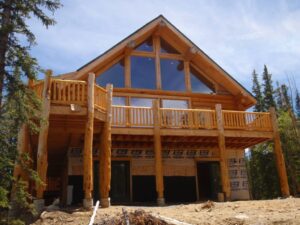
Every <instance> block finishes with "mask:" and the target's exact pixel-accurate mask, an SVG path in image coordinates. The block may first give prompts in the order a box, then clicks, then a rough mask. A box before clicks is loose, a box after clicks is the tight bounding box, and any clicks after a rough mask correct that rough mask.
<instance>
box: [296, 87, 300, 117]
mask: <svg viewBox="0 0 300 225" xmlns="http://www.w3.org/2000/svg"><path fill="white" fill-rule="evenodd" d="M296 115H297V118H298V120H299V119H300V95H299V91H298V89H296Z"/></svg>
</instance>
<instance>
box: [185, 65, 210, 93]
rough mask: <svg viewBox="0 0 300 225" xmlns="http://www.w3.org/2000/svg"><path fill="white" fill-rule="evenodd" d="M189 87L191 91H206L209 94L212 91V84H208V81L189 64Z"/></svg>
mask: <svg viewBox="0 0 300 225" xmlns="http://www.w3.org/2000/svg"><path fill="white" fill-rule="evenodd" d="M190 68H191V73H190V77H191V89H192V92H198V93H206V94H210V93H213V92H214V91H213V87H212V86H213V85H212V84H209V82H208V81H207V80H206V79H205V78H204V77H203V76H201V74H200V73H199V72H198V71H197V70H196V69H195V68H194V67H193V66H191V67H190Z"/></svg>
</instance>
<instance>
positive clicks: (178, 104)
mask: <svg viewBox="0 0 300 225" xmlns="http://www.w3.org/2000/svg"><path fill="white" fill-rule="evenodd" d="M162 107H163V108H174V109H188V108H189V107H188V101H187V100H169V99H163V100H162Z"/></svg>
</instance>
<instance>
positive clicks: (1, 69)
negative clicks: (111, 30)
mask: <svg viewBox="0 0 300 225" xmlns="http://www.w3.org/2000/svg"><path fill="white" fill-rule="evenodd" d="M59 7H60V3H59V0H1V1H0V177H1V178H0V213H1V215H0V224H7V223H9V224H12V223H16V222H18V224H20V223H21V221H14V220H13V219H14V218H9V217H8V214H7V209H8V208H12V207H13V206H16V207H17V208H18V209H21V210H23V211H22V212H20V213H19V215H17V218H20V217H21V216H23V215H24V214H23V213H25V214H26V212H28V211H31V206H30V205H29V204H28V202H27V201H28V198H29V197H30V195H29V194H28V193H27V192H26V189H25V186H24V182H23V181H22V180H15V179H14V177H13V169H14V167H15V165H16V164H17V163H18V164H19V165H21V166H22V168H24V169H26V171H28V172H29V175H31V177H32V178H33V177H36V174H35V173H33V171H32V170H31V169H30V168H29V167H28V166H27V165H28V164H29V163H30V158H29V157H28V155H18V152H17V134H18V131H19V129H20V127H21V126H22V125H23V124H26V125H27V126H28V127H29V128H30V129H31V131H34V130H35V131H36V129H37V128H38V125H39V123H36V122H38V121H39V116H38V115H39V105H40V102H39V100H38V99H37V97H36V95H35V94H34V93H33V91H31V90H30V89H29V88H28V87H27V85H25V84H24V82H23V81H24V80H26V79H35V78H36V76H37V73H38V72H39V71H40V68H39V66H38V64H37V61H36V59H35V58H33V57H31V55H30V49H31V47H32V46H33V45H34V44H35V36H34V34H33V33H32V32H31V31H30V29H29V27H28V25H27V22H28V20H29V19H30V18H31V17H32V16H34V17H35V18H37V19H38V20H40V21H41V22H42V24H43V25H45V26H46V27H48V26H49V25H53V24H54V23H55V22H54V20H53V19H52V18H50V17H48V16H47V12H46V11H50V12H51V13H53V12H54V11H55V10H56V9H57V8H59ZM21 40H22V41H21ZM24 40H25V41H27V42H24ZM12 186H14V187H15V188H14V190H15V195H14V198H13V200H14V201H12V202H10V201H9V194H10V190H11V188H12ZM12 203H14V204H12ZM24 210H25V212H24ZM3 213H6V215H4V214H3Z"/></svg>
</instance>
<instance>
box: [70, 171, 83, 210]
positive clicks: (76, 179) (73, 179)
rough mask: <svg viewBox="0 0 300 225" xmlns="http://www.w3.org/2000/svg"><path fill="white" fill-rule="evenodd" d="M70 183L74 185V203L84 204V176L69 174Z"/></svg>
mask: <svg viewBox="0 0 300 225" xmlns="http://www.w3.org/2000/svg"><path fill="white" fill-rule="evenodd" d="M68 185H72V186H73V195H72V203H71V204H72V205H77V204H82V200H83V197H84V194H83V177H82V176H69V178H68Z"/></svg>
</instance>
